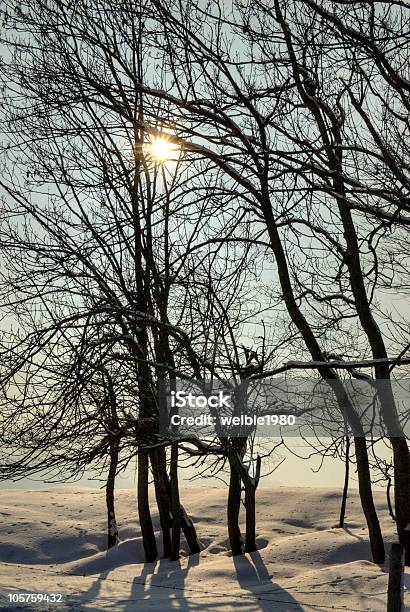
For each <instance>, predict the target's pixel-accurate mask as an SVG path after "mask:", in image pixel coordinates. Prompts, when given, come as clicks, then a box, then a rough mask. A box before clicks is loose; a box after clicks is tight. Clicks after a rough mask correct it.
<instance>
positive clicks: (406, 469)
mask: <svg viewBox="0 0 410 612" xmlns="http://www.w3.org/2000/svg"><path fill="white" fill-rule="evenodd" d="M390 441H391V444H392V447H393V456H394V509H395V514H396V525H397V533H398V536H399V541H400V544H402V545H403V547H404V553H405V557H404V562H405V564H406V565H410V490H409V488H410V487H409V483H410V460H409V450H408V446H407V440H406V439H405V438H402V437H394V438H390Z"/></svg>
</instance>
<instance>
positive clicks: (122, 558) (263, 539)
mask: <svg viewBox="0 0 410 612" xmlns="http://www.w3.org/2000/svg"><path fill="white" fill-rule="evenodd" d="M375 495H376V500H377V502H378V505H379V509H380V516H381V519H382V528H383V532H384V535H385V537H386V541H387V542H391V541H392V540H395V539H396V536H395V535H394V524H393V522H392V521H391V519H390V518H389V516H388V514H387V510H386V507H385V503H384V501H385V499H384V494H383V492H382V491H377V492H376V494H375ZM182 501H183V502H184V504H185V506H186V508H187V510H188V512H189V513H190V514H191V516H192V518H193V519H194V521H195V524H196V527H197V530H198V534H199V537H200V540H201V544H202V548H203V550H202V552H201V553H200V555H193V556H190V557H189V556H187V555H186V554H184V556H183V557H182V558H181V560H180V561H177V562H170V561H168V560H164V559H161V560H159V561H157V562H156V563H150V564H144V563H143V552H142V544H141V537H140V531H139V529H138V523H137V520H136V514H137V509H136V501H135V495H134V492H133V491H129V490H121V491H119V492H118V493H117V518H118V523H119V527H120V537H121V543H120V545H119V546H118V547H116V548H115V549H112V550H111V551H109V552H108V553H107V552H105V551H104V545H105V537H106V536H105V510H104V493H103V492H102V491H99V490H95V489H80V488H78V489H75V488H64V489H50V490H45V491H3V492H1V493H0V518H1V524H0V561H1V566H0V610H2V611H7V610H10V611H11V610H17V609H25V610H57V609H58V610H61V611H65V610H75V611H77V610H78V611H81V610H86V611H92V610H114V611H118V612H128V611H131V610H132V611H135V610H137V611H141V612H145V610H153V611H156V612H167V611H168V610H179V611H181V612H188V611H190V612H191V611H195V612H200V611H203V610H211V611H217V612H219V611H221V612H227V611H230V610H240V611H241V610H242V611H243V612H254V611H255V612H256V611H261V610H266V611H267V610H269V611H272V610H278V611H285V610H346V611H349V612H353V611H355V610H357V611H359V610H360V611H364V610H385V609H386V591H387V578H388V576H387V573H386V570H387V564H386V566H385V567H384V568H382V567H380V566H377V565H374V564H373V563H371V562H370V556H369V545H368V539H367V533H366V529H365V524H364V519H363V516H362V514H361V510H360V503H359V499H358V494H357V491H355V490H353V491H351V493H350V497H349V501H348V508H347V520H346V528H345V529H339V528H337V527H335V524H336V523H337V519H338V514H339V505H340V492H339V491H335V490H332V489H313V488H290V487H275V488H269V489H267V488H261V489H260V490H259V491H258V495H257V520H258V523H257V532H258V543H259V550H258V551H257V552H255V553H252V554H247V555H243V556H242V557H232V556H231V555H230V554H229V552H228V541H227V533H226V522H225V512H226V510H225V502H226V490H225V489H223V488H218V487H187V488H185V489H183V490H182ZM153 507H154V505H153ZM154 520H155V525H156V528H157V529H158V520H157V516H156V514H155V515H154ZM158 533H159V532H158ZM158 541H160V539H159V538H158ZM388 548H389V545H388ZM406 578H407V577H406ZM409 586H410V581H409ZM39 592H48V593H61V594H62V596H63V603H60V604H51V603H48V604H33V603H30V604H28V605H27V606H25V605H23V604H18V603H16V604H13V603H8V596H9V594H12V593H39Z"/></svg>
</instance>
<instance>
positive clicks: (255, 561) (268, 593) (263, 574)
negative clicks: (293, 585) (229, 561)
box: [233, 551, 303, 612]
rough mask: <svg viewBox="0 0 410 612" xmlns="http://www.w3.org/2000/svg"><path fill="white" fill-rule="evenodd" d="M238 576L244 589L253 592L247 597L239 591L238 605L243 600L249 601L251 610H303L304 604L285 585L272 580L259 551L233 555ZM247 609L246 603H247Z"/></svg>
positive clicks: (249, 592) (283, 611) (281, 611)
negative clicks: (282, 585)
mask: <svg viewBox="0 0 410 612" xmlns="http://www.w3.org/2000/svg"><path fill="white" fill-rule="evenodd" d="M233 562H234V565H235V570H236V576H237V579H238V582H239V585H240V587H241V589H242V590H243V591H247V592H248V594H252V597H249V598H246V592H245V593H238V597H237V599H238V605H240V603H241V600H243V601H244V602H247V605H248V606H249V607H248V609H249V610H251V609H252V610H263V611H266V612H268V611H269V612H271V611H272V610H275V612H286V611H291V610H303V608H302V606H301V605H300V604H299V603H298V602H297V601H296V599H294V598H293V597H292V595H291V594H290V593H289V592H288V591H287V590H286V589H284V588H283V587H281V586H280V585H278V584H276V583H275V582H272V579H271V578H270V576H269V572H268V570H267V569H266V566H265V563H264V561H263V559H262V557H261V555H260V554H259V552H258V551H255V552H252V553H247V554H244V555H238V556H235V557H233ZM245 609H246V605H245Z"/></svg>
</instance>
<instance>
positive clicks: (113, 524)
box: [105, 442, 118, 548]
mask: <svg viewBox="0 0 410 612" xmlns="http://www.w3.org/2000/svg"><path fill="white" fill-rule="evenodd" d="M117 466H118V444H117V443H116V442H113V443H112V444H110V466H109V469H108V476H107V483H106V486H105V499H106V504H107V548H112V547H113V546H116V545H117V544H118V529H117V521H116V519H115V502H114V489H115V475H116V473H117Z"/></svg>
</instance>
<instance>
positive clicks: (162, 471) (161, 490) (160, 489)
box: [150, 448, 172, 558]
mask: <svg viewBox="0 0 410 612" xmlns="http://www.w3.org/2000/svg"><path fill="white" fill-rule="evenodd" d="M150 459H151V467H152V474H153V476H154V487H155V497H156V500H157V506H158V512H159V519H160V523H161V530H162V544H163V553H164V557H165V558H167V557H170V556H171V534H170V527H171V525H172V515H171V499H170V492H169V482H168V475H167V465H166V452H165V449H162V448H160V449H158V450H155V451H152V452H151V453H150Z"/></svg>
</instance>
